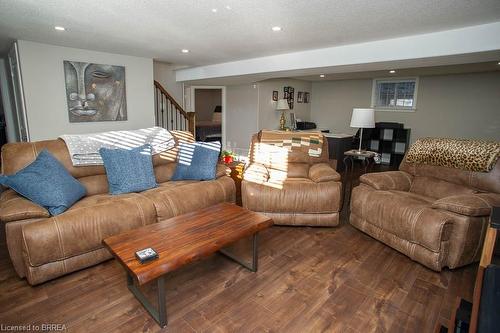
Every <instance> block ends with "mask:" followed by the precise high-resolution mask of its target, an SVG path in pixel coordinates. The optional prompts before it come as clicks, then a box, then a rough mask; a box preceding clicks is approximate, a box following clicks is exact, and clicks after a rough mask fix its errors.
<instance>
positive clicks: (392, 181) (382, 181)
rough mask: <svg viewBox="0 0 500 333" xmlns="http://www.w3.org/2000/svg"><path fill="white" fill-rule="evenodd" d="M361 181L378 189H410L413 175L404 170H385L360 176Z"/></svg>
mask: <svg viewBox="0 0 500 333" xmlns="http://www.w3.org/2000/svg"><path fill="white" fill-rule="evenodd" d="M359 181H360V182H361V183H363V184H366V185H369V186H371V187H373V188H374V189H376V190H382V191H388V190H394V191H406V192H407V191H409V190H410V187H411V183H412V182H413V176H412V175H410V174H409V173H406V172H404V171H384V172H376V173H366V174H364V175H362V176H361V177H359Z"/></svg>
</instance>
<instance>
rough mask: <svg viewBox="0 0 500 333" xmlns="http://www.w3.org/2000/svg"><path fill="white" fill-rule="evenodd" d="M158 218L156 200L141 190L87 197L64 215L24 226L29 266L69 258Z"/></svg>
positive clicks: (96, 247)
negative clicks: (107, 238) (153, 201)
mask: <svg viewBox="0 0 500 333" xmlns="http://www.w3.org/2000/svg"><path fill="white" fill-rule="evenodd" d="M154 222H156V211H155V207H154V205H153V203H152V202H151V201H150V200H148V199H147V198H145V197H143V196H142V195H140V194H135V193H130V194H123V195H113V196H112V195H109V194H100V195H93V196H89V197H86V198H84V199H82V200H80V201H79V202H78V203H77V204H75V205H74V206H73V207H71V208H70V209H69V210H68V211H66V212H64V213H63V214H61V215H58V216H54V217H51V218H47V219H45V220H43V221H40V222H37V223H32V224H30V225H26V226H24V227H23V229H22V232H23V239H24V247H25V253H26V256H25V258H26V259H27V261H28V262H27V263H28V264H29V265H30V266H40V265H44V264H47V263H50V262H54V261H58V260H63V259H68V258H71V257H73V256H77V255H80V254H83V253H87V252H90V251H94V250H96V249H100V248H102V240H103V239H104V238H106V237H109V236H112V235H116V234H118V233H120V232H124V231H126V230H130V229H133V228H138V227H140V226H143V225H146V224H150V223H154Z"/></svg>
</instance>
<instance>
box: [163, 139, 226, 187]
mask: <svg viewBox="0 0 500 333" xmlns="http://www.w3.org/2000/svg"><path fill="white" fill-rule="evenodd" d="M220 149H221V144H220V142H195V143H181V144H180V149H179V160H178V162H177V167H176V168H175V172H174V175H173V176H172V180H212V179H215V176H216V167H217V161H218V160H219V154H220Z"/></svg>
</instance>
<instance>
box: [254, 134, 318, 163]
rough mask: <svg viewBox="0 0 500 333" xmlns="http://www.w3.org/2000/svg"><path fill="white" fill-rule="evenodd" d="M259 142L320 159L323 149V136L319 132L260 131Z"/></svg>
mask: <svg viewBox="0 0 500 333" xmlns="http://www.w3.org/2000/svg"><path fill="white" fill-rule="evenodd" d="M260 142H261V143H264V144H268V145H273V146H278V147H283V148H285V149H287V150H289V151H290V150H295V151H302V152H304V153H306V154H309V156H311V157H320V156H321V151H322V147H323V134H321V133H320V132H287V131H266V130H262V131H261V133H260Z"/></svg>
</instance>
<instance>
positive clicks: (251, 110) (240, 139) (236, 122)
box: [226, 84, 259, 149]
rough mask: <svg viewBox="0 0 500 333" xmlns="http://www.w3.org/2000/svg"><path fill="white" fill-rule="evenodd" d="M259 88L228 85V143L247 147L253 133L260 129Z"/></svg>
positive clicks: (232, 145)
mask: <svg viewBox="0 0 500 333" xmlns="http://www.w3.org/2000/svg"><path fill="white" fill-rule="evenodd" d="M258 112H259V90H258V88H257V85H255V88H254V85H253V84H243V85H235V86H227V87H226V143H230V145H231V147H232V148H243V149H247V148H248V147H249V146H250V139H251V137H252V134H254V133H257V132H258V131H259V124H258V123H259V117H258Z"/></svg>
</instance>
